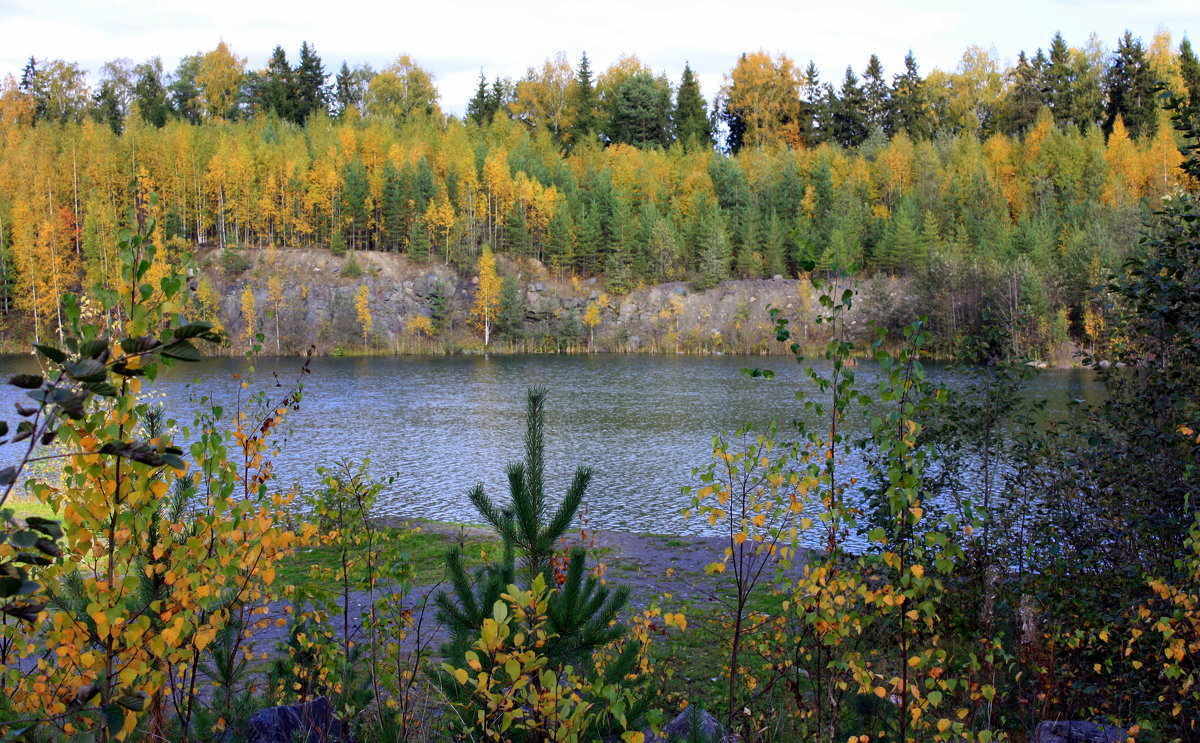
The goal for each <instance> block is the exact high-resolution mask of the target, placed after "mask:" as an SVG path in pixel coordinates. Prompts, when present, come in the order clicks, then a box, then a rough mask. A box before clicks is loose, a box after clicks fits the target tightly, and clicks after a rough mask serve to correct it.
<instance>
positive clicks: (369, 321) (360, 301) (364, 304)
mask: <svg viewBox="0 0 1200 743" xmlns="http://www.w3.org/2000/svg"><path fill="white" fill-rule="evenodd" d="M354 312H355V314H356V315H357V317H358V327H359V331H360V332H361V333H362V339H363V345H364V346H369V345H370V344H371V330H372V328H373V327H374V325H375V320H374V319H373V318H372V317H371V290H370V289H369V288H368V287H367V285H366V284H360V285H359V287H358V291H357V292H355V294H354Z"/></svg>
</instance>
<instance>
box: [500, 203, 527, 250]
mask: <svg viewBox="0 0 1200 743" xmlns="http://www.w3.org/2000/svg"><path fill="white" fill-rule="evenodd" d="M504 249H505V250H506V251H508V252H509V253H512V254H513V255H524V256H531V255H533V240H532V238H530V236H529V226H528V224H527V223H526V222H525V210H524V209H522V208H521V205H520V204H513V207H512V209H509V210H508V216H507V217H506V218H505V220H504Z"/></svg>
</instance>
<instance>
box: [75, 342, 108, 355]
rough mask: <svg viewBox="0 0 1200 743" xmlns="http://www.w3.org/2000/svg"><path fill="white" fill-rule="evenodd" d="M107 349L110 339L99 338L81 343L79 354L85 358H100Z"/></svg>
mask: <svg viewBox="0 0 1200 743" xmlns="http://www.w3.org/2000/svg"><path fill="white" fill-rule="evenodd" d="M107 350H108V339H107V338H97V339H96V340H94V341H88V342H87V343H82V344H80V346H79V355H80V356H82V357H84V358H88V359H95V358H99V357H100V356H102V355H103V354H104V352H105V351H107Z"/></svg>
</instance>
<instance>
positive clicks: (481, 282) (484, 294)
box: [471, 246, 501, 346]
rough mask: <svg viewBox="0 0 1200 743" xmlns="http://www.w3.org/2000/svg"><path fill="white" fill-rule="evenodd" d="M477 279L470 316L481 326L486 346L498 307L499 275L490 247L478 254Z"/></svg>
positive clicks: (485, 247) (490, 336) (489, 339)
mask: <svg viewBox="0 0 1200 743" xmlns="http://www.w3.org/2000/svg"><path fill="white" fill-rule="evenodd" d="M477 270H478V271H479V279H478V283H477V285H476V288H475V304H473V305H472V306H471V316H472V317H474V318H475V322H476V323H477V324H478V325H479V326H480V327H482V328H483V345H484V346H487V345H488V343H490V342H491V339H492V323H493V322H495V319H496V311H497V310H499V309H500V290H501V286H500V277H499V275H498V274H497V273H496V258H495V256H493V255H492V250H491V248H489V247H487V246H484V248H483V252H482V253H481V254H480V256H479V264H478V266H477Z"/></svg>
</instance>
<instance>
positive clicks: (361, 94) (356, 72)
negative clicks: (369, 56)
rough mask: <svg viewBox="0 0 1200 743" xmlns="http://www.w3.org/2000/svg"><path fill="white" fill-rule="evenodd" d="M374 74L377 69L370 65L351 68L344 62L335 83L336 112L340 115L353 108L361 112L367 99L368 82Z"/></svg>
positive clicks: (334, 101)
mask: <svg viewBox="0 0 1200 743" xmlns="http://www.w3.org/2000/svg"><path fill="white" fill-rule="evenodd" d="M374 76H375V71H374V70H373V69H371V67H370V66H369V65H358V66H357V67H355V68H354V69H351V68H350V66H349V65H348V64H346V63H345V62H342V68H341V69H340V70H338V74H337V75H336V76H335V77H334V83H333V104H334V113H335V114H336V115H337V116H339V117H343V116H345V115H346V113H347V112H349V111H351V110H354V111H357V112H359V113H361V112H362V110H363V104H364V102H365V101H366V99H367V83H369V82H370V81H371V78H372V77H374Z"/></svg>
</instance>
